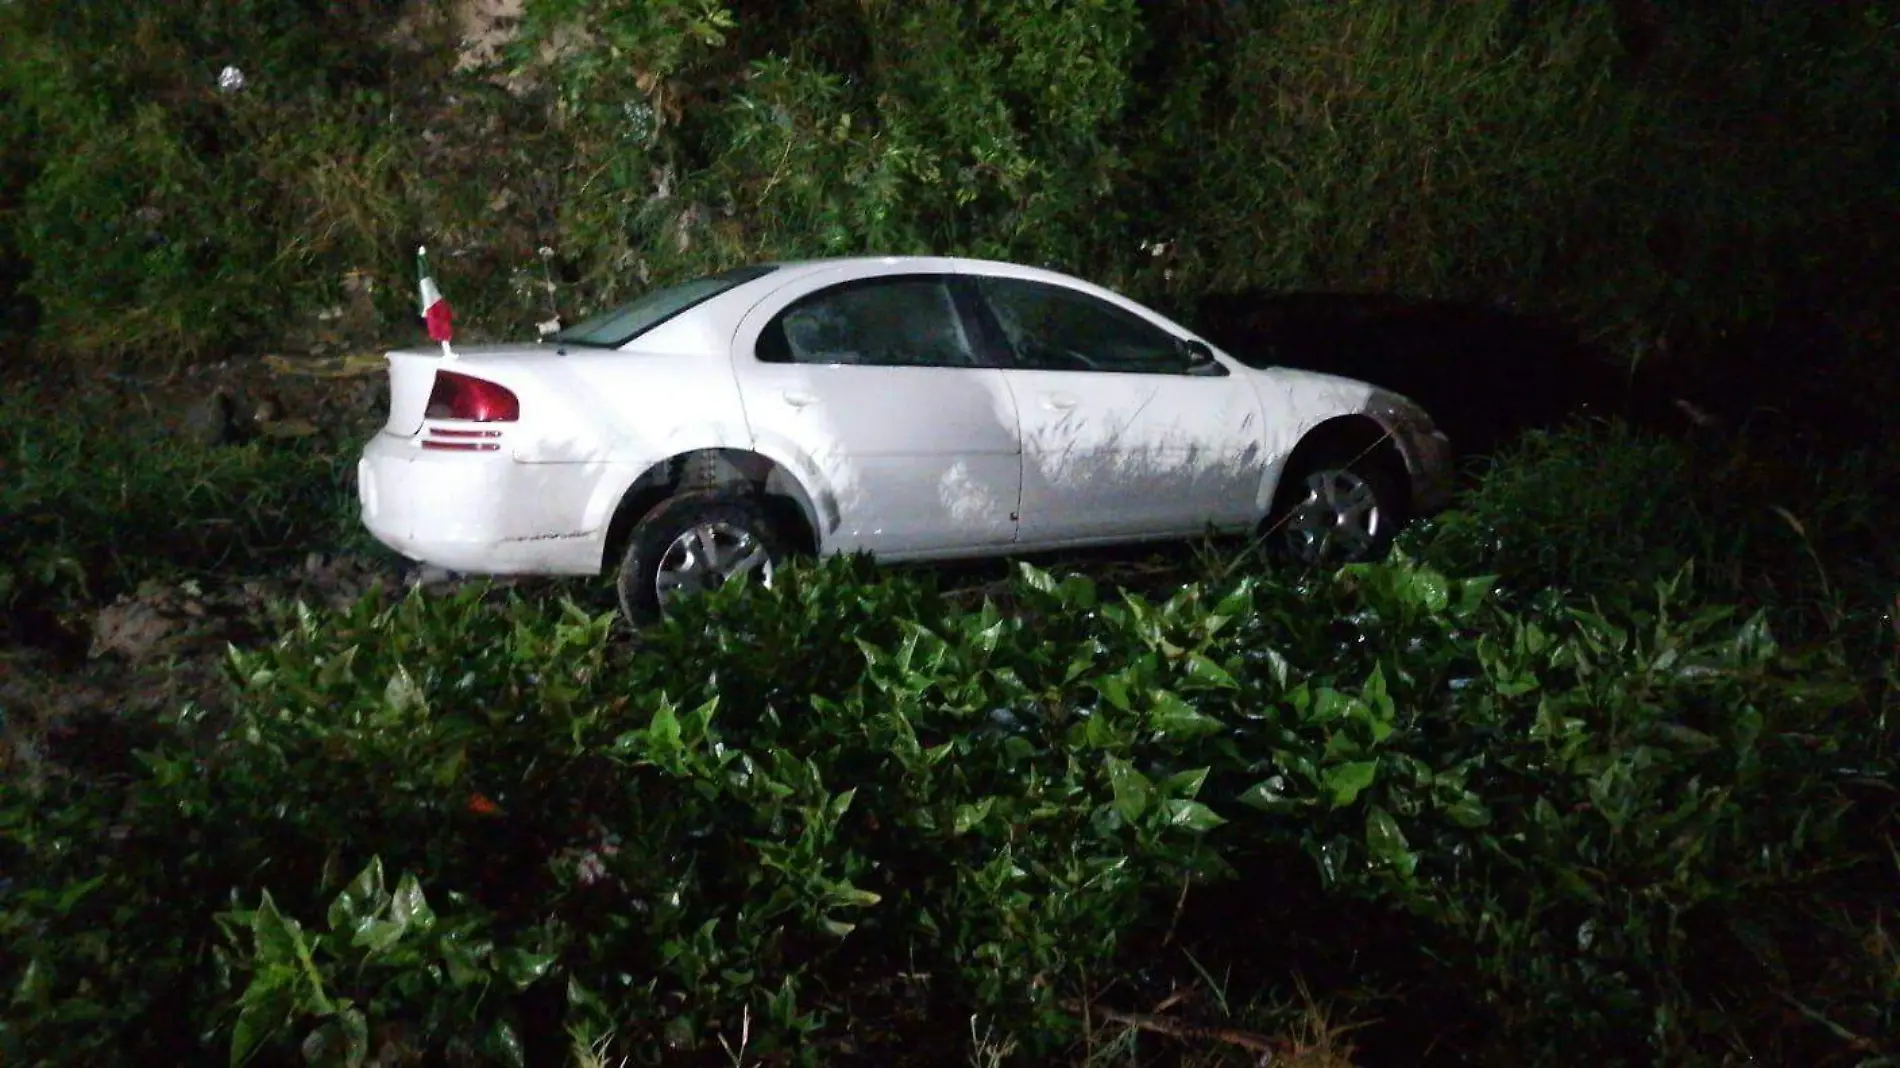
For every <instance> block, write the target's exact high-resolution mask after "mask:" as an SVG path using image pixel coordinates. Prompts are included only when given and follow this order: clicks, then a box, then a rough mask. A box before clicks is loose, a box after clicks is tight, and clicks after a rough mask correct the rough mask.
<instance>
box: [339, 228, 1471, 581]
mask: <svg viewBox="0 0 1900 1068" xmlns="http://www.w3.org/2000/svg"><path fill="white" fill-rule="evenodd" d="M445 350H446V346H445V347H444V350H434V349H405V350H401V351H396V352H391V353H389V356H388V359H389V375H390V411H389V419H388V422H387V424H386V425H385V426H384V427H383V428H382V430H381V431H380V432H379V433H378V434H377V435H376V437H375V438H374V439H373V440H371V441H370V442H369V444H368V446H367V447H366V448H365V449H364V450H363V457H362V460H361V463H360V464H359V467H358V492H359V494H360V497H361V502H362V517H363V522H364V524H365V525H366V526H367V527H368V528H369V530H370V532H371V533H372V534H374V535H375V536H376V538H377V539H378V540H380V541H381V542H382V543H383V544H385V545H388V546H389V547H391V548H393V549H395V550H396V551H398V552H400V553H402V554H403V555H405V556H407V557H409V558H411V559H413V560H416V561H420V562H423V563H427V564H433V565H437V566H439V567H442V568H444V569H447V570H450V571H458V572H465V573H475V574H517V575H520V574H534V575H596V574H600V573H602V572H603V571H609V570H614V571H617V576H618V588H619V593H620V600H621V605H622V608H623V609H624V610H625V612H626V613H627V614H628V615H629V616H630V617H650V616H652V615H654V614H656V613H658V612H660V611H662V610H663V609H664V608H665V606H666V604H667V603H668V602H669V601H670V600H671V599H672V598H674V597H676V596H679V595H682V594H690V593H692V592H695V591H697V590H701V589H705V588H707V587H709V586H714V585H717V584H719V583H722V582H725V581H727V580H730V579H732V578H734V577H736V576H739V575H742V574H747V573H750V574H753V575H754V576H756V577H757V579H758V580H760V581H766V582H769V581H770V579H771V574H772V569H773V566H774V564H775V563H777V562H779V561H781V560H783V559H784V558H785V557H786V555H787V554H795V553H811V554H832V553H851V552H858V551H864V552H868V553H871V554H873V555H874V556H875V557H876V558H877V559H879V560H883V561H899V560H933V559H948V558H954V557H976V556H988V555H998V554H1009V553H1026V552H1034V551H1042V550H1051V549H1065V548H1071V547H1081V546H1093V545H1106V544H1113V543H1122V542H1137V541H1148V540H1160V539H1180V538H1192V537H1196V536H1199V535H1202V534H1205V533H1209V532H1215V533H1222V532H1227V533H1249V532H1259V533H1264V534H1266V535H1267V536H1268V537H1269V538H1270V539H1271V541H1272V542H1273V543H1275V544H1277V545H1278V546H1279V547H1281V548H1283V549H1285V550H1288V551H1290V552H1291V553H1292V554H1293V555H1294V556H1296V557H1298V558H1300V559H1303V560H1306V561H1309V562H1314V563H1334V562H1340V561H1347V560H1353V559H1363V558H1366V557H1369V556H1372V555H1375V554H1377V553H1379V552H1381V551H1382V550H1383V549H1384V548H1385V546H1386V545H1387V543H1389V541H1390V539H1391V537H1392V535H1393V534H1394V532H1395V531H1396V529H1397V527H1398V526H1399V524H1400V523H1402V522H1403V521H1404V520H1405V519H1406V518H1408V517H1410V516H1414V515H1418V514H1421V513H1423V512H1426V511H1430V510H1432V509H1435V508H1438V507H1440V506H1442V504H1443V503H1444V501H1445V499H1446V497H1447V494H1448V486H1449V470H1450V448H1449V445H1448V443H1447V441H1446V439H1445V437H1444V435H1443V434H1442V433H1440V432H1439V431H1438V430H1437V429H1436V428H1435V427H1434V426H1433V424H1432V422H1431V420H1430V419H1429V418H1428V417H1427V416H1426V415H1425V413H1424V412H1422V411H1420V410H1419V409H1418V408H1417V407H1416V406H1415V405H1413V404H1412V403H1411V402H1409V401H1407V400H1406V399H1405V398H1403V397H1399V396H1396V395H1394V394H1391V393H1388V392H1385V391H1383V390H1380V389H1378V388H1376V387H1374V386H1371V385H1368V384H1365V383H1363V382H1357V381H1352V380H1350V379H1342V378H1336V377H1332V376H1328V375H1323V374H1315V373H1312V372H1307V371H1293V370H1286V369H1281V368H1271V367H1269V368H1264V369H1261V368H1254V367H1250V366H1248V365H1247V364H1245V363H1242V362H1241V361H1239V360H1237V359H1235V358H1233V357H1232V356H1230V355H1228V354H1227V353H1224V352H1221V351H1220V350H1218V349H1216V348H1215V347H1213V346H1212V345H1210V344H1208V343H1207V342H1206V341H1204V340H1203V339H1201V338H1199V337H1196V336H1195V335H1194V334H1193V333H1191V332H1189V331H1188V330H1186V329H1184V328H1183V327H1181V326H1179V325H1177V324H1176V323H1174V322H1172V321H1170V320H1169V319H1167V318H1165V317H1163V316H1161V315H1159V314H1157V313H1155V312H1154V311H1152V310H1150V309H1148V308H1145V307H1143V306H1141V305H1140V304H1137V303H1135V302H1133V301H1131V300H1129V299H1127V298H1125V297H1122V296H1120V295H1118V294H1115V293H1112V292H1109V291H1108V290H1105V289H1103V288H1101V287H1098V286H1094V285H1090V284H1089V283H1087V282H1084V281H1081V280H1080V279H1077V278H1072V277H1070V276H1068V275H1064V274H1058V273H1055V272H1052V271H1046V270H1039V269H1035V268H1031V267H1024V266H1018V265H1014V264H1006V263H996V262H989V261H982V260H969V259H940V258H924V257H885V258H861V259H827V260H814V261H806V262H797V263H773V264H761V265H758V266H752V267H745V268H741V269H738V270H732V271H728V272H726V273H724V274H719V275H714V276H712V277H708V278H702V279H699V280H696V281H692V282H687V283H685V284H682V285H677V286H673V287H671V288H665V289H659V290H655V291H652V292H649V293H647V294H646V295H644V296H642V297H640V298H639V299H638V300H635V301H633V302H632V303H630V304H627V305H625V306H623V307H620V308H616V309H614V310H612V311H608V312H606V313H603V314H601V315H597V316H595V317H593V318H591V319H588V320H586V321H585V322H581V323H579V324H577V325H575V326H573V327H570V328H568V329H566V330H563V331H560V332H559V333H556V334H554V335H552V336H550V337H549V338H547V339H546V340H544V341H541V342H537V343H532V344H520V345H480V346H468V347H464V348H460V349H457V350H455V351H453V352H447V351H445Z"/></svg>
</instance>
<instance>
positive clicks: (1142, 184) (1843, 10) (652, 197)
mask: <svg viewBox="0 0 1900 1068" xmlns="http://www.w3.org/2000/svg"><path fill="white" fill-rule="evenodd" d="M1626 6H1627V5H1625V7H1626ZM455 7H456V5H452V4H438V3H426V4H414V5H399V6H398V7H396V8H391V7H388V6H386V5H373V4H357V5H336V4H315V3H310V2H307V0H246V2H244V3H212V2H208V0H191V2H189V3H174V2H166V3H157V2H155V0H141V2H137V3H129V4H121V5H117V6H113V7H109V8H106V7H100V8H97V9H93V8H88V9H86V10H85V11H82V12H78V13H77V14H75V13H73V11H72V10H71V5H68V4H60V3H57V2H55V0H15V2H13V3H10V4H7V5H5V6H4V7H0V100H4V101H6V103H5V104H0V106H3V107H5V108H7V113H8V115H9V117H10V119H11V120H13V121H14V122H15V123H16V124H17V126H18V127H19V128H20V129H31V130H33V131H34V136H33V137H31V138H28V139H24V140H22V139H12V140H9V141H8V142H7V144H6V147H5V151H6V153H7V155H8V157H9V159H8V162H7V164H6V166H5V167H4V168H0V169H3V170H4V171H5V172H6V173H7V174H9V175H28V176H29V178H28V179H27V180H26V181H25V183H24V189H23V190H22V192H21V193H20V206H19V207H18V208H17V210H9V211H8V212H7V214H8V215H10V216H11V217H10V218H0V230H11V231H12V242H13V243H14V244H16V245H17V246H18V248H19V249H20V250H21V252H22V253H23V254H24V256H25V257H26V258H27V259H28V260H29V261H30V265H31V268H32V274H31V276H30V277H29V278H28V279H27V282H26V289H27V292H28V293H29V294H30V295H32V296H34V297H35V298H37V299H38V300H39V301H40V302H41V304H42V305H43V307H44V312H45V320H44V324H43V330H42V331H41V333H42V336H43V337H46V338H49V339H52V340H54V341H56V342H57V344H58V346H59V348H60V350H61V351H64V352H71V353H75V354H82V355H83V354H86V353H91V352H100V351H103V352H121V353H123V352H133V353H140V354H156V355H165V354H168V353H173V352H204V351H221V350H228V349H234V348H236V349H244V348H253V349H254V348H257V347H261V346H271V347H275V346H277V345H283V344H293V343H298V344H302V343H310V340H309V339H308V338H307V337H305V336H303V332H302V331H296V330H288V329H287V326H299V325H303V324H306V323H308V321H310V320H311V319H313V317H315V316H316V315H317V314H318V313H320V312H323V311H326V310H330V309H332V308H333V307H335V306H336V305H338V304H339V303H347V302H348V299H349V298H351V295H352V294H361V293H362V292H365V287H367V291H368V292H369V293H371V294H372V298H371V299H372V302H373V303H374V304H375V310H376V312H377V314H376V315H372V316H367V317H364V318H363V319H362V320H361V321H358V322H355V323H354V325H353V327H352V329H353V331H354V333H355V336H354V337H353V338H351V339H349V340H352V341H355V342H358V343H370V342H372V341H374V342H386V341H389V340H392V339H400V337H401V335H402V334H403V333H404V332H405V331H407V330H410V329H413V326H414V324H413V317H412V309H411V308H410V301H409V294H410V293H412V292H413V289H412V287H413V284H414V281H413V277H412V272H413V249H414V246H415V245H416V244H417V243H426V244H429V245H431V246H436V247H438V248H440V249H442V251H443V253H444V258H443V259H442V260H440V261H438V268H439V270H440V271H441V272H442V279H441V280H442V281H443V283H444V285H445V287H446V289H447V291H448V292H449V294H450V296H451V299H452V300H454V301H455V303H456V305H457V309H458V312H460V313H462V314H461V322H462V323H463V324H464V326H465V327H466V329H467V330H468V331H470V332H471V333H480V332H490V333H498V332H506V333H511V334H513V333H520V332H522V331H525V329H526V328H527V327H528V326H529V325H530V324H532V323H533V322H535V321H537V320H539V319H542V318H545V316H546V314H547V308H546V297H547V295H546V293H545V292H544V276H543V273H542V272H543V261H542V258H541V256H540V254H539V250H540V249H541V248H543V247H547V248H549V249H551V250H552V252H553V255H552V256H551V257H550V258H549V263H548V264H547V266H549V267H551V268H552V269H553V270H554V271H555V272H556V273H557V274H558V275H559V276H561V277H562V278H564V279H565V280H567V281H569V282H571V283H574V285H573V286H571V287H570V288H569V289H567V290H564V291H563V292H562V294H561V300H562V304H563V306H564V310H565V311H566V312H567V313H568V314H570V315H572V314H575V313H578V312H582V311H585V310H588V309H590V308H592V307H595V306H598V305H600V304H604V303H606V302H609V301H613V300H617V299H620V298H622V297H624V296H626V295H627V294H628V293H629V292H630V291H634V290H638V289H641V288H644V287H646V286H648V285H650V284H653V283H654V282H656V281H664V280H666V279H669V278H678V277H680V276H683V275H690V274H695V273H700V272H703V271H705V270H707V269H709V268H713V267H719V266H725V265H729V264H731V263H733V262H736V261H740V260H752V259H759V258H766V257H789V256H806V255H817V254H827V253H861V252H873V253H888V252H941V253H974V254H979V255H989V256H1001V257H1009V258H1015V259H1020V260H1025V261H1029V262H1034V263H1049V264H1053V265H1055V266H1059V267H1065V268H1069V269H1072V270H1078V271H1082V272H1084V273H1086V274H1088V275H1089V276H1090V277H1092V278H1095V279H1098V280H1101V281H1104V282H1107V283H1109V284H1113V285H1119V286H1123V287H1126V288H1128V289H1130V290H1131V291H1133V292H1134V293H1136V294H1137V295H1139V296H1144V297H1148V298H1150V299H1154V300H1157V301H1160V302H1163V303H1170V302H1173V301H1175V300H1181V299H1191V298H1193V297H1195V296H1198V295H1199V294H1200V293H1201V292H1202V291H1204V290H1205V289H1207V288H1209V287H1220V288H1236V287H1264V288H1269V289H1284V288H1317V287H1326V288H1341V289H1375V288H1377V289H1396V290H1401V291H1407V292H1413V293H1428V294H1434V295H1441V296H1453V297H1466V298H1478V299H1486V300H1498V299H1506V300H1511V301H1514V302H1517V303H1520V304H1522V305H1525V306H1529V307H1533V308H1538V309H1543V310H1555V311H1560V312H1564V313H1567V314H1569V315H1571V316H1572V317H1573V318H1574V319H1576V320H1578V321H1582V322H1587V323H1589V324H1590V326H1591V328H1592V329H1593V330H1598V331H1601V332H1603V333H1605V334H1608V335H1610V336H1612V337H1614V338H1616V339H1617V340H1619V341H1624V342H1628V343H1629V344H1630V345H1631V346H1632V347H1631V349H1630V351H1631V353H1632V354H1633V355H1644V354H1648V353H1651V352H1653V351H1656V350H1655V349H1654V347H1653V343H1654V342H1655V341H1656V339H1657V337H1658V335H1667V336H1670V337H1673V338H1674V339H1675V340H1677V341H1684V340H1687V341H1689V342H1691V343H1692V344H1694V345H1697V346H1703V347H1706V346H1708V345H1711V344H1714V343H1715V341H1716V340H1717V339H1718V338H1719V337H1720V335H1721V334H1722V332H1723V331H1724V330H1728V329H1731V328H1735V327H1742V326H1750V325H1753V324H1759V323H1765V322H1768V321H1771V320H1773V319H1774V318H1776V317H1777V316H1778V315H1780V314H1781V313H1782V312H1784V311H1785V310H1787V309H1789V308H1792V307H1797V306H1798V307H1805V308H1806V309H1807V310H1808V312H1809V313H1811V314H1820V315H1825V316H1834V317H1836V318H1840V317H1843V316H1846V315H1849V314H1850V313H1854V312H1856V311H1857V310H1858V309H1861V308H1864V307H1877V306H1880V301H1879V300H1878V299H1877V298H1878V297H1879V296H1880V293H1879V290H1878V288H1877V287H1878V285H1879V280H1880V279H1883V278H1885V277H1887V276H1888V275H1890V274H1891V273H1892V272H1891V271H1886V272H1882V271H1881V270H1879V267H1880V266H1881V265H1883V264H1889V263H1890V262H1891V256H1890V253H1889V252H1888V251H1887V250H1888V248H1889V247H1890V246H1892V245H1893V244H1894V243H1893V242H1892V241H1891V240H1889V237H1890V227H1889V226H1887V225H1886V223H1885V222H1884V220H1889V219H1892V218H1894V217H1896V213H1895V212H1894V211H1893V210H1892V209H1893V207H1894V192H1893V186H1892V183H1891V181H1890V180H1889V175H1890V171H1891V164H1892V155H1891V153H1892V149H1891V142H1892V138H1891V137H1889V136H1888V130H1887V124H1888V122H1889V121H1890V120H1889V117H1890V115H1891V112H1892V108H1893V107H1894V105H1895V104H1896V103H1900V101H1897V100H1896V99H1895V97H1894V89H1893V85H1894V84H1895V80H1894V79H1892V78H1890V77H1886V76H1885V75H1886V72H1888V71H1891V70H1892V69H1893V66H1894V64H1895V62H1896V56H1897V55H1900V34H1896V32H1895V30H1894V26H1895V21H1894V12H1893V9H1892V5H1891V4H1888V3H1867V4H1859V5H1834V6H1832V7H1827V8H1826V9H1825V10H1823V9H1822V8H1819V7H1816V6H1815V5H1812V4H1804V3H1782V2H1777V3H1764V4H1757V5H1744V6H1743V7H1740V8H1736V7H1730V8H1708V9H1706V10H1703V9H1695V10H1690V9H1684V10H1681V11H1677V10H1675V9H1670V10H1669V11H1668V12H1666V13H1662V14H1661V15H1660V16H1659V17H1660V18H1661V19H1662V21H1663V23H1664V26H1663V29H1664V30H1665V31H1666V32H1664V33H1662V34H1660V35H1659V36H1658V35H1653V34H1650V35H1647V36H1646V31H1643V30H1642V29H1641V28H1640V27H1636V26H1633V25H1632V24H1631V21H1630V18H1629V12H1628V11H1624V10H1621V8H1620V7H1619V5H1602V4H1588V5H1574V4H1573V5H1562V4H1559V5H1548V4H1537V5H1527V4H1523V3H1518V2H1514V0H1483V2H1473V3H1461V4H1430V3H1416V2H1412V0H1378V2H1373V3H1359V4H1354V5H1350V6H1342V5H1327V4H1311V3H1256V4H1245V5H1165V4H1138V3H1135V2H1133V0H1093V2H1090V3H1078V4H1067V5H1055V6H1051V5H1049V4H1046V3H1040V2H1026V0H984V2H981V3H966V2H960V0H923V2H913V3H906V4H901V5H894V4H872V5H862V4H843V3H830V4H803V5H757V4H726V3H720V2H717V0H704V2H700V0H694V2H690V3H689V2H685V0H669V2H665V3H640V4H629V3H621V2H617V0H616V2H609V0H530V2H529V3H528V4H527V5H526V6H525V10H524V13H523V17H522V20H521V25H520V27H519V29H520V32H519V35H518V36H517V37H515V38H514V39H513V40H512V42H511V43H509V44H508V45H507V46H506V47H504V48H503V49H502V51H501V57H500V59H498V60H497V61H495V62H493V63H490V64H487V65H480V64H477V65H474V66H471V67H463V66H458V61H459V60H460V59H461V58H462V56H461V54H460V53H459V52H458V45H457V35H458V33H459V32H460V30H459V25H458V22H457V19H458V18H459V17H460V16H459V15H458V14H457V13H456V10H455ZM1744 8H1745V9H1744ZM1648 37H1655V40H1654V41H1651V40H1649V39H1647V38H1648ZM226 63H230V64H232V65H235V66H237V67H239V68H240V69H243V70H245V71H246V72H247V76H248V78H249V83H248V85H247V87H246V88H245V89H243V90H242V91H239V92H231V93H221V92H220V91H219V90H218V88H217V72H218V70H219V68H220V67H221V66H222V65H224V64H226ZM1708 86H1717V87H1719V91H1718V92H1715V93H1711V92H1709V91H1707V89H1706V87H1708ZM45 145H58V146H59V150H58V151H54V152H48V151H44V150H43V148H42V147H36V146H45ZM8 184H9V185H13V184H17V182H16V180H15V179H14V178H9V179H8ZM1870 220H1871V221H1872V222H1870ZM1144 242H1145V243H1148V249H1147V250H1146V251H1144V247H1143V246H1144ZM5 243H6V241H5V240H4V239H0V245H4V244H5ZM1156 249H1159V252H1160V254H1159V255H1155V254H1151V253H1153V252H1154V251H1155V250H1156ZM1847 262H1851V263H1856V264H1864V265H1866V270H1865V271H1864V272H1861V273H1864V274H1865V277H1866V278H1867V279H1869V280H1870V281H1867V282H1858V281H1851V282H1850V280H1848V279H1846V278H1845V276H1848V275H1854V274H1856V272H1852V271H1847V272H1843V271H1836V270H1830V269H1828V268H1827V267H1826V266H1825V265H1826V264H1829V263H1847Z"/></svg>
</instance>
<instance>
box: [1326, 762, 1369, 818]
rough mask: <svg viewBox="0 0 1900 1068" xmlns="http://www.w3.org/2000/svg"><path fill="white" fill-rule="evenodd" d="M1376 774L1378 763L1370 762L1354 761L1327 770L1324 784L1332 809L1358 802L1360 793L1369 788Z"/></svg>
mask: <svg viewBox="0 0 1900 1068" xmlns="http://www.w3.org/2000/svg"><path fill="white" fill-rule="evenodd" d="M1378 774H1379V765H1378V762H1377V761H1372V760H1356V761H1353V762H1352V763H1349V764H1336V765H1334V766H1333V767H1330V768H1327V769H1326V772H1325V783H1326V789H1327V792H1329V793H1330V794H1331V795H1332V802H1333V807H1334V808H1343V807H1345V806H1346V805H1350V804H1352V803H1353V802H1354V801H1356V800H1358V798H1359V794H1360V792H1361V791H1363V790H1364V789H1366V788H1367V787H1368V786H1371V785H1372V783H1373V780H1374V779H1376V778H1378Z"/></svg>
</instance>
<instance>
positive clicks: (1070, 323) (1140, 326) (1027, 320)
mask: <svg viewBox="0 0 1900 1068" xmlns="http://www.w3.org/2000/svg"><path fill="white" fill-rule="evenodd" d="M979 287H980V289H981V291H982V293H983V298H984V303H985V304H986V305H987V306H988V307H989V309H990V312H991V314H992V315H993V316H994V318H995V320H996V325H997V326H998V327H999V328H1000V329H1001V331H1002V334H1003V339H1004V341H1005V343H1006V344H1007V345H1008V346H1009V349H1010V351H1011V353H1012V355H1013V356H1014V357H1015V366H1017V367H1019V368H1022V369H1024V370H1031V371H1117V372H1122V373H1133V374H1177V375H1178V374H1193V373H1195V367H1194V360H1193V359H1192V358H1191V357H1190V356H1189V355H1188V354H1187V352H1186V350H1185V349H1184V347H1183V345H1182V343H1181V341H1180V339H1178V338H1176V337H1175V336H1174V335H1173V334H1170V333H1168V332H1167V331H1166V330H1163V329H1161V328H1160V327H1158V326H1155V325H1154V324H1153V323H1150V322H1149V321H1148V320H1146V319H1143V318H1142V317H1141V316H1139V315H1136V314H1134V313H1133V312H1130V311H1127V310H1125V309H1123V308H1119V307H1117V306H1115V305H1113V304H1110V303H1109V302H1107V301H1105V300H1101V299H1099V298H1096V297H1093V296H1090V295H1089V294H1087V293H1082V292H1079V291H1077V290H1074V289H1070V288H1068V287H1066V286H1057V285H1050V284H1048V283H1046V282H1031V281H1027V280H1025V279H1020V278H983V279H981V280H980V282H979Z"/></svg>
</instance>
